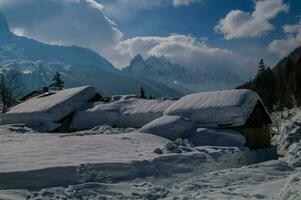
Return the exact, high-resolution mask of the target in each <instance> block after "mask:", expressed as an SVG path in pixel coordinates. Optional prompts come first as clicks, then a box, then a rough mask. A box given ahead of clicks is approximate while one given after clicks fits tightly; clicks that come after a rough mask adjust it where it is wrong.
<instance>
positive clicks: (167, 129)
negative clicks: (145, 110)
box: [140, 116, 194, 140]
mask: <svg viewBox="0 0 301 200" xmlns="http://www.w3.org/2000/svg"><path fill="white" fill-rule="evenodd" d="M193 127H194V125H193V124H192V123H191V122H189V121H187V120H185V119H184V118H182V117H179V116H163V117H160V118H158V119H155V120H154V121H152V122H150V123H148V124H146V125H145V126H143V127H142V128H141V129H140V132H143V133H151V134H155V135H158V136H160V137H164V138H167V139H170V140H176V139H177V138H185V137H187V135H188V133H189V131H191V130H192V129H193Z"/></svg>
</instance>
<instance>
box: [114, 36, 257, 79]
mask: <svg viewBox="0 0 301 200" xmlns="http://www.w3.org/2000/svg"><path fill="white" fill-rule="evenodd" d="M116 51H117V52H119V54H120V58H121V60H120V61H121V62H126V60H128V59H129V58H132V57H134V56H135V55H137V54H141V55H142V56H143V57H148V56H151V55H156V56H165V57H167V58H169V59H170V60H171V61H173V62H176V63H180V64H182V65H185V66H186V67H191V68H195V69H200V70H202V68H205V67H213V68H215V69H216V70H218V69H220V70H230V71H232V72H235V73H238V72H239V73H240V74H241V75H242V76H243V75H245V74H250V72H251V71H252V70H253V69H250V68H247V67H246V66H252V64H253V63H252V62H251V61H250V60H248V59H246V58H244V57H243V56H239V55H237V54H236V53H234V52H233V51H231V50H228V49H220V48H214V47H209V46H208V45H207V43H206V39H197V38H195V37H192V36H186V35H177V34H174V35H171V36H168V37H135V38H132V39H128V40H124V41H122V42H120V43H119V45H118V46H117V47H116ZM251 63H252V64H251Z"/></svg>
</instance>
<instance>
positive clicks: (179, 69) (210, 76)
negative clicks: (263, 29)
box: [123, 55, 241, 93]
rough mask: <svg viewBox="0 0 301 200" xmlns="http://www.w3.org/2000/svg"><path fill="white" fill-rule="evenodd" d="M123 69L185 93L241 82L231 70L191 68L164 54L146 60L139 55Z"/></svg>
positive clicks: (230, 85)
mask: <svg viewBox="0 0 301 200" xmlns="http://www.w3.org/2000/svg"><path fill="white" fill-rule="evenodd" d="M123 71H125V72H127V73H129V74H131V75H133V76H136V77H140V78H141V79H143V80H145V79H150V80H152V81H157V82H160V83H163V84H165V85H166V86H168V87H171V88H174V89H176V90H179V91H181V92H183V93H191V92H198V91H207V90H217V89H228V88H231V87H234V86H236V85H237V84H239V83H241V79H240V78H239V76H238V75H235V74H234V73H231V72H229V71H226V70H223V69H216V68H214V67H200V68H199V69H190V68H188V67H185V66H182V65H179V64H176V63H172V62H171V61H170V60H169V59H167V58H166V57H164V56H161V57H156V56H150V57H148V58H147V59H145V60H144V59H143V58H142V56H141V55H137V56H135V57H134V58H133V59H132V61H131V62H130V65H129V66H127V67H126V68H124V69H123Z"/></svg>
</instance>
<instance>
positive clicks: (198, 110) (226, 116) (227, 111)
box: [164, 89, 260, 127]
mask: <svg viewBox="0 0 301 200" xmlns="http://www.w3.org/2000/svg"><path fill="white" fill-rule="evenodd" d="M258 101H260V98H259V97H258V95H257V94H256V93H255V92H253V91H251V90H245V89H242V90H224V91H214V92H202V93H197V94H191V95H187V96H184V97H182V98H181V99H180V100H178V101H177V102H175V103H174V104H173V105H171V106H170V107H169V108H168V109H167V110H166V111H165V113H164V114H165V115H176V116H182V117H184V118H189V119H190V120H191V121H192V122H194V123H197V124H202V125H203V126H205V127H218V126H219V125H225V124H230V125H231V126H241V125H244V124H245V121H246V120H247V118H248V117H249V115H250V114H251V112H252V111H253V109H254V107H255V105H256V104H257V102H258Z"/></svg>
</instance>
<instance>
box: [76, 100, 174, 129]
mask: <svg viewBox="0 0 301 200" xmlns="http://www.w3.org/2000/svg"><path fill="white" fill-rule="evenodd" d="M173 103H174V101H171V100H147V99H137V98H130V99H121V100H119V101H114V102H111V103H107V104H96V105H95V106H94V107H93V108H89V109H87V110H83V111H80V112H78V113H76V114H75V116H74V118H73V122H72V123H71V125H70V127H71V128H72V129H77V130H84V129H90V128H93V127H95V126H99V125H103V124H109V125H111V126H118V127H142V126H144V125H145V124H147V123H149V122H150V121H152V120H154V119H156V118H159V117H161V116H162V115H163V113H164V111H165V110H166V109H167V108H168V107H169V106H170V105H172V104H173Z"/></svg>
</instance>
